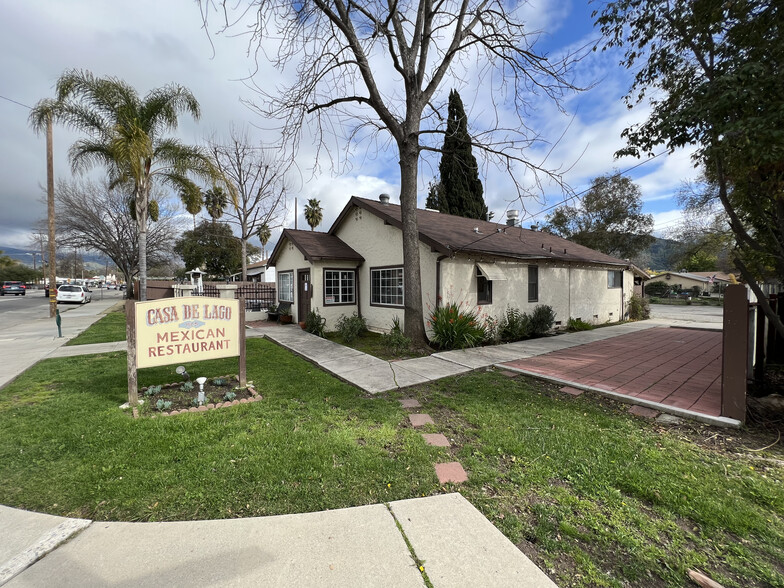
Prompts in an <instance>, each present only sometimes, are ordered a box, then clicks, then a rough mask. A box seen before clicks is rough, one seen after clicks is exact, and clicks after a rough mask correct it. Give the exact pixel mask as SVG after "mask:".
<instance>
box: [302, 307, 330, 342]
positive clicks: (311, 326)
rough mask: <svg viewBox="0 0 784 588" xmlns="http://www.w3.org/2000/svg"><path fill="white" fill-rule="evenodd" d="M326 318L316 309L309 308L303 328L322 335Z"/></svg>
mask: <svg viewBox="0 0 784 588" xmlns="http://www.w3.org/2000/svg"><path fill="white" fill-rule="evenodd" d="M326 323H327V319H325V318H324V317H323V316H321V315H320V314H319V313H318V311H317V310H311V311H310V312H309V313H308V315H307V316H306V317H305V330H306V331H307V332H308V333H313V334H314V335H318V336H319V337H323V336H324V325H325V324H326Z"/></svg>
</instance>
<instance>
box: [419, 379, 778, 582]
mask: <svg viewBox="0 0 784 588" xmlns="http://www.w3.org/2000/svg"><path fill="white" fill-rule="evenodd" d="M535 387H539V388H540V391H539V392H537V391H536V389H535ZM480 391H481V392H480ZM418 397H419V399H420V401H421V402H423V404H424V405H425V408H423V410H426V411H427V412H428V414H430V415H431V416H432V417H433V419H434V420H435V421H436V423H445V426H444V427H442V432H444V433H445V434H446V435H447V437H451V438H454V439H455V441H456V442H457V443H458V444H459V447H460V448H459V449H458V450H457V451H456V457H457V459H458V460H459V461H460V462H461V463H462V464H463V466H464V467H465V468H466V470H467V471H468V472H469V480H468V482H467V483H466V484H465V485H464V486H463V487H462V488H461V493H462V494H463V495H464V496H466V498H468V499H469V500H470V501H471V502H472V503H473V504H474V505H475V506H476V507H477V508H479V509H480V510H481V511H482V512H483V513H484V514H485V516H487V517H488V518H489V519H490V520H491V521H492V522H493V523H494V524H495V525H496V526H498V528H499V529H501V530H502V531H503V532H504V534H506V535H507V537H509V538H510V540H512V541H513V542H514V543H515V544H518V545H521V544H522V543H527V544H529V545H531V546H533V549H534V550H535V551H536V552H537V556H538V557H537V559H538V563H540V564H541V565H542V566H543V567H544V569H545V570H547V571H548V572H549V573H551V575H552V576H553V577H554V579H555V580H556V582H557V583H558V584H559V585H562V586H624V585H629V584H631V585H635V586H656V585H668V586H682V585H684V583H686V582H687V580H686V570H687V569H688V568H700V569H703V570H706V571H708V572H709V574H711V575H712V576H714V577H715V578H716V579H717V580H719V581H722V582H724V583H725V585H727V586H769V585H770V586H784V567H783V566H782V564H781V563H780V562H782V561H784V522H783V521H782V517H784V487H783V486H784V472H783V471H782V469H781V468H780V467H778V468H774V467H770V468H765V469H764V470H763V471H761V470H760V469H759V468H757V467H755V469H753V470H752V469H750V467H753V466H750V465H749V462H748V461H746V460H744V459H743V458H739V459H736V460H734V459H730V458H728V457H725V456H723V455H719V454H717V453H714V452H711V451H708V450H704V449H702V448H700V447H698V446H696V445H694V444H693V443H690V442H687V441H684V440H681V439H678V438H677V437H675V436H670V435H666V434H665V435H662V434H659V433H657V432H656V431H653V430H651V428H650V426H649V425H647V423H645V422H641V421H639V420H637V419H634V418H631V417H627V416H625V415H620V414H618V413H617V412H616V411H615V410H614V409H607V408H605V407H603V406H601V404H600V402H601V401H600V400H598V399H597V398H595V397H594V398H591V397H589V398H585V399H582V398H581V399H572V398H561V397H560V396H557V397H553V396H552V395H551V394H550V393H548V392H547V387H546V386H544V385H541V384H534V383H532V382H531V381H530V380H529V381H526V380H520V381H518V380H515V381H512V382H510V381H509V380H508V379H506V378H504V377H502V376H499V375H495V374H471V375H469V376H465V377H461V378H453V379H449V380H442V381H440V382H437V383H434V384H431V385H429V386H427V387H423V388H420V392H419V395H418ZM755 463H756V462H755ZM725 471H726V473H725Z"/></svg>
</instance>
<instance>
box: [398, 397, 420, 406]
mask: <svg viewBox="0 0 784 588" xmlns="http://www.w3.org/2000/svg"><path fill="white" fill-rule="evenodd" d="M400 404H401V405H402V406H403V408H419V407H420V406H422V405H421V404H419V400H417V399H416V398H404V399H403V400H401V401H400Z"/></svg>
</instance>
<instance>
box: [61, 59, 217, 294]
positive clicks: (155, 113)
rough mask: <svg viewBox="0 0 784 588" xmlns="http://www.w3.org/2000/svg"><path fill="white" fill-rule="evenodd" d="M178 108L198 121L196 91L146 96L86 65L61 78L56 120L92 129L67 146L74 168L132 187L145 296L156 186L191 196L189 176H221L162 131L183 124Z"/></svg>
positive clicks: (173, 89)
mask: <svg viewBox="0 0 784 588" xmlns="http://www.w3.org/2000/svg"><path fill="white" fill-rule="evenodd" d="M180 113H185V114H190V115H191V116H192V117H193V118H194V119H196V120H198V118H199V114H200V113H199V103H198V102H197V101H196V99H195V98H194V97H193V94H191V92H190V90H188V89H187V88H184V87H182V86H179V85H177V84H169V85H167V86H164V87H162V88H156V89H154V90H151V91H150V92H149V93H148V94H147V95H146V96H145V97H144V98H141V97H140V96H139V94H138V92H137V91H136V90H135V89H134V88H133V87H131V86H130V85H128V84H127V83H126V82H124V81H123V80H120V79H118V78H113V77H106V78H96V77H94V76H93V74H91V73H90V72H89V71H86V70H84V71H83V70H76V69H73V70H67V71H66V72H65V73H63V75H62V76H61V77H60V79H59V80H58V81H57V108H56V110H55V112H54V114H55V120H57V121H58V122H62V123H64V124H65V125H66V126H68V127H70V128H73V129H76V130H79V131H82V132H84V133H85V134H86V135H87V138H84V139H79V140H78V141H76V142H75V143H74V144H73V145H72V146H71V148H70V150H69V153H68V157H69V159H70V161H71V167H72V169H73V170H74V171H75V172H77V171H84V170H86V169H89V168H91V167H93V166H95V165H96V164H102V165H104V166H106V167H107V168H108V171H109V178H110V180H111V183H112V184H113V185H116V184H127V185H128V186H129V187H130V188H131V190H132V193H133V200H134V205H135V211H136V222H137V230H138V234H139V289H140V292H139V299H140V300H146V299H147V219H148V217H149V213H150V210H149V203H150V190H151V189H152V186H153V184H154V183H155V182H156V181H159V182H163V183H164V184H168V185H169V186H171V187H173V188H175V189H176V190H178V191H179V192H180V193H181V194H188V193H193V191H194V190H195V189H196V185H195V183H194V182H193V180H192V179H191V177H195V178H199V179H202V180H206V181H209V182H210V183H215V182H219V181H222V180H221V177H220V174H219V173H218V171H217V169H216V168H215V166H214V165H213V163H212V161H211V160H210V158H209V157H208V156H207V155H205V154H204V153H203V152H202V151H201V149H200V148H198V147H195V146H191V145H185V144H183V143H181V142H180V141H179V140H177V139H174V138H171V137H164V136H163V135H164V134H165V133H166V132H167V131H173V130H175V129H176V128H177V117H178V115H179V114H180ZM229 189H231V188H230V187H229Z"/></svg>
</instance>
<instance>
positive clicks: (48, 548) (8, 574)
mask: <svg viewBox="0 0 784 588" xmlns="http://www.w3.org/2000/svg"><path fill="white" fill-rule="evenodd" d="M90 524H92V521H90V520H87V519H65V520H64V521H63V522H62V523H60V524H59V525H57V526H56V527H55V528H53V529H51V530H49V531H47V532H46V533H44V534H43V535H41V536H40V537H39V538H38V539H37V540H36V541H35V542H34V543H33V544H32V545H30V546H29V547H28V548H27V549H25V550H24V551H23V552H21V553H19V554H17V555H16V556H14V557H12V558H11V559H10V560H8V561H7V562H5V563H4V564H3V565H2V566H0V586H2V585H4V584H5V583H6V582H8V581H9V580H11V579H12V578H14V577H15V576H17V575H18V574H20V573H22V572H23V571H25V570H26V569H27V568H29V567H30V566H31V565H33V564H34V563H35V562H37V561H38V560H39V559H41V558H42V557H44V556H45V555H46V554H47V553H50V552H52V551H54V550H55V549H57V548H58V547H59V546H60V545H62V544H63V543H65V542H66V541H68V540H69V539H70V538H71V537H73V536H74V535H76V534H77V533H79V532H80V531H82V530H83V529H86V528H87V527H89V526H90Z"/></svg>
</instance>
